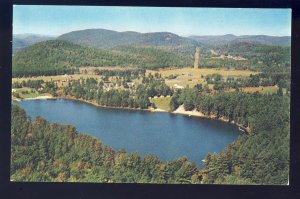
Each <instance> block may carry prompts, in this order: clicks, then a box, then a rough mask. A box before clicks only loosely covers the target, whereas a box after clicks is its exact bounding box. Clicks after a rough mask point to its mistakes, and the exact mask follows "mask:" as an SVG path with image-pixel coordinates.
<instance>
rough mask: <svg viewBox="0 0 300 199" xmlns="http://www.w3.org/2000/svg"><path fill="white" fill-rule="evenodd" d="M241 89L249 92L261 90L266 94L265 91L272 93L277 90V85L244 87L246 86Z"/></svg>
mask: <svg viewBox="0 0 300 199" xmlns="http://www.w3.org/2000/svg"><path fill="white" fill-rule="evenodd" d="M242 90H243V91H244V92H250V93H254V92H256V91H258V92H262V93H265V94H267V93H269V94H272V93H276V92H277V90H278V87H276V86H264V87H263V86H259V87H246V88H242Z"/></svg>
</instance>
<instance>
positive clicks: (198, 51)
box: [194, 47, 200, 69]
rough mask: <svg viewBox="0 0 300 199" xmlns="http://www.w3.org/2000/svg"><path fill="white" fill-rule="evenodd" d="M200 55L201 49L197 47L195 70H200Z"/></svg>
mask: <svg viewBox="0 0 300 199" xmlns="http://www.w3.org/2000/svg"><path fill="white" fill-rule="evenodd" d="M199 53H200V49H199V48H198V47H196V52H195V61H194V68H195V69H197V68H199V58H200V56H199Z"/></svg>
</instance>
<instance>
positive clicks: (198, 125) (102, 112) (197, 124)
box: [16, 99, 241, 167]
mask: <svg viewBox="0 0 300 199" xmlns="http://www.w3.org/2000/svg"><path fill="white" fill-rule="evenodd" d="M16 104H18V105H19V106H21V107H22V108H24V109H25V110H26V112H27V114H28V115H29V116H31V117H32V118H33V117H36V116H42V117H43V118H45V119H47V120H48V121H50V122H57V123H62V124H72V125H74V126H75V127H76V128H77V130H78V132H84V133H86V134H89V135H92V136H95V137H97V138H99V139H100V140H101V141H102V142H103V143H104V144H106V145H109V146H112V147H113V148H114V149H115V150H119V149H122V148H124V149H125V150H126V151H127V152H128V153H132V152H135V151H137V152H139V153H140V154H141V155H142V156H144V155H146V154H153V155H156V156H158V157H159V158H160V159H162V160H171V159H175V158H178V157H180V156H186V157H187V158H188V159H189V160H190V161H191V162H194V163H196V164H197V165H198V166H199V167H201V165H202V160H203V159H204V158H205V156H206V154H207V153H208V152H211V153H213V152H220V151H222V150H223V149H225V147H226V146H227V145H228V144H230V143H231V142H233V141H234V140H235V139H236V138H237V137H238V136H239V135H241V133H240V131H239V130H238V128H237V127H236V126H234V125H232V124H227V123H224V122H220V121H215V120H210V119H205V118H197V117H188V116H184V115H175V114H170V113H163V112H154V113H153V112H148V111H138V110H124V109H110V108H99V107H95V106H92V105H89V104H86V103H81V102H77V101H73V100H64V99H58V100H25V101H21V102H16Z"/></svg>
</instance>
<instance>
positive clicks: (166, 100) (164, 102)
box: [150, 97, 171, 111]
mask: <svg viewBox="0 0 300 199" xmlns="http://www.w3.org/2000/svg"><path fill="white" fill-rule="evenodd" d="M170 100H171V97H158V98H152V99H150V102H151V103H154V104H155V106H156V107H157V108H159V109H163V110H166V111H170V110H171V109H170Z"/></svg>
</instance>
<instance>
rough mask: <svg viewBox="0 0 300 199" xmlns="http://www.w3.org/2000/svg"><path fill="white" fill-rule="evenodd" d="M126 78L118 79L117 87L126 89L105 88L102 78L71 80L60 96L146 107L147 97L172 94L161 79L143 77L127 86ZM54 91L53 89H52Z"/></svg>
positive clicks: (107, 103) (122, 105)
mask: <svg viewBox="0 0 300 199" xmlns="http://www.w3.org/2000/svg"><path fill="white" fill-rule="evenodd" d="M127 81H128V80H126V79H123V80H120V81H119V87H121V86H122V87H123V88H126V89H123V90H120V89H107V88H106V87H105V85H104V82H103V81H102V80H100V81H99V80H97V79H95V78H87V79H80V80H74V81H71V82H70V83H69V84H68V86H66V87H65V88H64V90H63V94H62V96H72V97H75V98H76V99H83V100H88V101H93V102H96V103H97V104H98V105H101V106H110V107H127V108H141V109H147V108H148V107H149V106H151V103H150V101H149V97H154V96H167V95H172V93H173V91H172V90H171V88H170V87H168V86H167V85H166V84H165V83H164V81H163V80H162V79H153V78H147V77H144V78H143V80H142V83H143V84H140V85H137V86H134V85H133V86H130V87H129V86H128V83H130V81H131V80H130V79H129V82H127ZM54 91H55V90H54Z"/></svg>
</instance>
